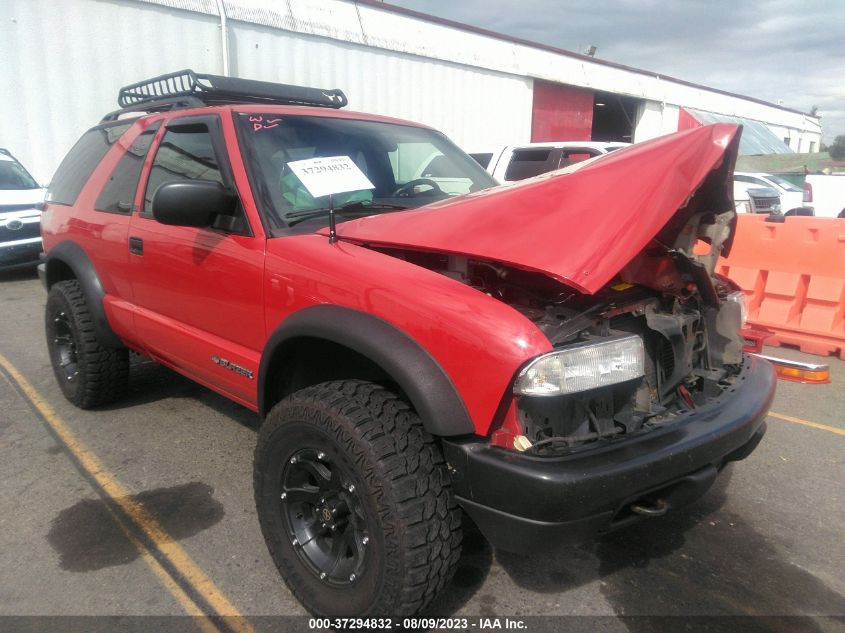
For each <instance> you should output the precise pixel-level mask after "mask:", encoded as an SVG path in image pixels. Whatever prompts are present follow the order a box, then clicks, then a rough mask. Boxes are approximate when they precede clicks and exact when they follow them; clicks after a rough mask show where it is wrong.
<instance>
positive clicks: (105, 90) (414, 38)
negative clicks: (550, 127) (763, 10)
mask: <svg viewBox="0 0 845 633" xmlns="http://www.w3.org/2000/svg"><path fill="white" fill-rule="evenodd" d="M2 3H3V4H2V7H3V11H2V15H0V18H2V19H0V59H2V60H3V63H2V64H0V85H2V86H3V87H4V89H5V90H4V98H3V99H0V121H2V125H1V126H0V146H5V147H8V148H9V149H10V150H11V151H12V152H14V153H15V154H17V155H18V156H19V157H20V158H21V159H22V160H23V161H24V163H25V165H27V167H29V168H30V169H31V170H32V171H33V173H34V175H35V176H36V177H37V178H38V179H39V180H41V181H42V182H43V181H46V180H49V178H50V176H51V175H52V172H53V170H54V169H55V167H56V166H57V164H58V162H59V160H60V159H61V157H62V156H63V155H64V154H65V153H66V152H67V150H68V148H69V147H70V146H71V144H72V143H73V142H74V141H75V140H76V139H77V138H78V137H79V135H80V134H81V133H82V132H83V131H84V130H85V129H86V128H87V127H89V126H90V125H92V124H94V123H96V121H97V120H98V119H99V117H100V116H102V114H103V113H105V112H107V111H109V110H111V109H113V108H114V107H115V96H116V93H117V89H118V88H119V87H120V86H121V85H123V84H126V83H130V82H134V81H137V80H139V79H143V78H145V77H150V76H153V75H158V74H161V73H165V72H169V71H173V70H178V69H181V68H186V67H188V68H194V69H195V70H197V71H201V72H210V73H222V71H223V66H224V65H223V50H224V47H223V40H222V37H221V36H222V31H221V25H220V21H221V18H220V16H219V14H218V10H219V9H218V7H219V6H220V5H221V4H222V5H223V6H224V7H225V15H226V16H227V18H228V28H227V35H228V37H227V40H226V41H227V43H228V48H229V62H230V67H231V71H232V73H233V74H237V75H239V76H242V77H250V78H255V79H266V80H278V81H285V82H289V83H302V84H305V85H315V86H329V87H340V88H343V89H344V90H345V91H347V93H348V94H349V97H350V108H351V109H358V110H363V111H369V112H376V113H380V114H387V115H392V116H397V117H400V118H408V119H413V120H417V121H421V122H423V123H428V124H430V125H432V126H434V127H437V128H439V129H442V130H443V131H444V132H446V133H447V134H449V135H450V136H451V137H452V138H453V139H455V140H456V141H457V142H458V143H459V144H461V145H463V146H464V147H465V148H466V149H469V150H473V149H482V148H484V147H489V146H490V145H496V144H506V143H508V144H509V143H520V142H526V141H528V140H529V139H530V137H531V118H532V97H533V89H532V86H533V80H534V79H540V80H545V81H547V82H554V83H557V84H568V85H569V86H574V87H576V88H580V89H586V90H589V91H594V90H605V91H610V92H613V93H616V94H620V95H627V96H631V97H635V98H637V99H641V100H643V101H644V103H645V105H644V106H642V107H641V108H640V112H639V114H640V119H639V120H638V121H637V126H636V132H635V139H636V140H644V139H646V138H652V137H654V136H658V135H660V134H665V133H668V132H670V131H672V130H673V129H674V127H675V125H676V124H677V116H678V114H677V112H678V107H679V106H684V107H695V108H698V109H700V110H704V111H708V112H711V113H721V114H725V115H729V116H735V117H744V118H749V119H752V120H756V121H764V122H766V123H767V124H769V125H770V126H781V127H779V128H778V129H779V130H780V129H781V128H782V130H783V133H782V136H784V137H787V136H788V137H789V138H790V139H791V140H790V142H791V143H794V144H795V145H796V146H798V144H800V143H802V141H803V146H804V147H807V146H808V145H809V142H810V141H816V142H818V140H819V139H820V134H819V122H818V119H817V118H813V117H808V116H806V115H802V114H801V113H796V112H791V111H788V110H784V109H781V108H777V107H775V106H772V105H769V104H765V103H760V102H756V101H753V100H751V99H745V98H742V97H739V96H735V95H728V94H724V93H719V92H718V91H713V90H709V89H707V88H704V87H701V86H694V85H690V84H685V83H683V82H678V81H674V80H671V79H666V78H664V77H660V76H657V75H654V74H653V73H649V72H646V71H640V70H636V69H630V68H624V67H619V66H614V65H611V64H606V63H601V62H600V61H599V60H591V59H588V58H585V57H582V56H577V55H572V54H568V53H562V52H559V51H554V50H549V49H546V48H543V47H540V46H532V45H531V44H530V43H526V42H517V41H512V40H508V39H507V38H502V37H496V36H491V35H489V34H484V33H479V32H473V31H471V30H466V29H461V28H456V27H454V26H451V25H448V24H443V23H441V22H438V21H436V20H429V19H426V18H424V17H416V16H410V15H405V14H402V13H401V12H397V11H391V10H386V9H384V8H383V7H381V6H380V5H379V4H377V3H372V2H369V3H359V2H353V1H347V0H285V1H284V2H282V1H281V0H2Z"/></svg>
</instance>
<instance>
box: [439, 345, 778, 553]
mask: <svg viewBox="0 0 845 633" xmlns="http://www.w3.org/2000/svg"><path fill="white" fill-rule="evenodd" d="M775 382H776V381H775V375H774V372H773V370H772V367H771V365H769V363H767V362H766V361H764V360H763V359H760V358H756V357H753V356H747V357H746V358H745V361H744V364H743V368H742V371H741V373H740V375H739V377H738V379H737V381H736V382H735V383H734V385H733V386H732V387H731V388H729V389H728V390H726V391H725V392H724V393H723V394H722V395H721V396H720V397H719V398H717V399H715V400H714V401H713V402H711V403H709V404H707V405H706V406H703V407H700V408H698V409H696V410H694V411H691V412H689V413H687V414H684V415H683V416H680V417H679V418H678V419H676V420H675V421H673V422H670V423H668V424H667V425H666V426H665V427H662V428H658V429H654V430H651V431H649V432H646V433H643V434H641V435H637V436H633V437H630V438H627V439H623V440H617V441H615V442H610V443H608V444H606V445H604V446H601V447H596V448H593V449H585V450H581V451H579V452H574V453H572V454H569V455H564V456H560V457H537V456H533V455H525V454H523V453H516V452H512V451H508V450H505V449H502V448H498V447H495V446H491V445H490V444H489V443H487V442H486V441H484V440H479V439H470V440H444V441H443V449H444V452H445V456H446V460H447V462H448V463H449V466H450V467H451V469H452V472H453V474H452V481H453V486H454V490H455V494H456V496H457V498H458V502H459V503H460V504H461V506H462V507H463V509H464V511H466V512H467V514H469V516H470V517H471V518H472V519H473V520H474V521H475V523H476V524H477V525H478V526H479V528H480V529H481V531H482V532H483V533H484V535H485V536H486V537H487V539H488V540H489V541H490V542H491V544H492V545H493V546H494V547H497V548H500V549H503V550H506V551H514V552H525V553H529V552H532V551H540V550H543V551H547V550H548V549H550V548H552V547H554V546H556V545H562V544H568V543H574V542H578V541H582V540H586V539H589V538H591V537H592V536H594V535H595V534H597V533H601V532H606V531H610V530H613V529H616V528H618V527H622V526H624V525H627V524H629V523H632V522H634V521H636V520H639V519H641V518H642V515H641V514H638V513H637V512H636V511H633V510H632V506H634V505H636V506H638V507H639V508H640V509H642V508H645V509H649V508H652V509H655V514H662V512H663V511H665V510H666V509H670V508H677V507H680V506H683V505H686V504H687V503H690V502H691V501H693V500H695V499H697V498H698V497H699V496H701V495H702V494H704V492H706V491H707V489H708V488H709V487H710V485H711V484H712V483H713V481H714V480H715V478H716V475H717V474H718V472H719V471H720V470H721V469H722V467H723V466H724V465H725V464H726V463H728V462H730V461H737V460H740V459H744V458H745V457H747V456H748V455H749V454H750V453H751V452H752V451H753V450H754V449H755V448H756V446H757V444H758V443H759V442H760V440H761V439H762V437H763V433H764V432H765V430H766V424H765V417H766V412H767V411H768V408H769V405H770V404H771V401H772V398H773V397H774V390H775Z"/></svg>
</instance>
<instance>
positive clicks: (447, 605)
mask: <svg viewBox="0 0 845 633" xmlns="http://www.w3.org/2000/svg"><path fill="white" fill-rule="evenodd" d="M740 467H741V466H740ZM731 468H732V467H731V466H729V467H728V468H727V469H726V470H725V471H723V473H722V475H721V476H720V478H719V479H717V482H716V484H714V486H713V488H712V489H711V490H710V491H709V492H708V493H707V494H706V495H705V496H704V497H703V498H702V499H700V500H699V501H698V502H697V503H695V504H693V505H691V506H689V507H688V508H685V509H680V510H678V511H677V512H675V513H674V514H671V515H669V516H667V517H664V518H662V519H654V520H651V521H644V522H641V523H638V524H636V525H633V526H631V527H629V528H627V529H623V530H620V531H618V532H615V533H611V534H608V535H605V536H602V537H600V538H598V539H596V540H595V541H592V542H589V543H585V544H583V545H580V546H576V547H570V548H566V549H563V550H559V551H557V552H550V553H549V554H547V555H544V556H542V557H538V556H534V557H523V556H519V555H515V554H510V553H507V552H498V551H497V552H495V555H494V553H493V552H492V551H491V550H490V546H489V545H488V544H487V543H486V541H484V539H483V537H482V536H481V535H480V534H477V538H479V539H481V541H482V542H481V543H473V544H472V546H471V548H470V550H469V551H468V552H466V553H465V555H464V556H463V557H462V559H461V563H460V566H459V568H458V573H457V574H456V576H455V580H454V581H453V582H452V585H451V586H450V587H448V588H447V591H446V592H445V593H444V594H443V595H442V596H441V597H440V598H439V599H438V600H437V601H436V602H435V603H433V604H432V606H431V607H430V608H429V611H430V612H431V613H432V614H436V615H448V614H452V613H455V612H456V611H457V610H459V609H460V608H461V607H462V606H463V605H465V604H466V603H467V602H468V601H469V600H471V599H472V598H473V596H474V595H475V593H476V592H477V591H478V590H479V588H480V587H481V586H482V584H483V582H484V580H485V578H486V577H487V576H488V574H489V571H490V567H491V565H492V562H493V559H494V556H495V560H496V562H497V563H498V564H499V565H500V566H501V567H502V569H503V570H504V571H505V572H506V573H507V574H508V576H509V577H510V579H511V580H512V581H513V582H514V583H515V584H516V585H517V586H518V587H520V588H523V589H526V590H528V591H530V592H539V593H548V594H564V593H566V592H567V591H571V590H573V589H576V588H578V587H581V586H583V585H586V584H588V583H592V582H595V581H598V582H599V583H600V591H601V593H602V594H603V596H604V597H605V599H606V600H607V602H608V603H609V605H610V606H611V608H612V609H613V612H614V613H615V614H617V615H619V616H626V617H623V618H622V619H620V620H619V621H618V622H619V623H622V624H624V626H625V627H626V628H627V629H628V630H629V631H632V632H634V633H654V632H656V633H662V632H666V633H669V632H670V631H671V632H673V633H674V632H675V631H679V630H695V631H708V630H719V631H737V632H739V631H743V632H746V631H748V632H756V631H792V630H795V631H808V632H809V631H829V630H839V627H840V626H841V625H843V624H845V621H843V619H841V618H837V617H834V618H827V619H814V618H811V617H800V616H825V615H829V616H842V615H843V614H845V597H843V596H842V595H840V594H839V593H837V592H836V591H833V590H832V589H830V588H829V587H828V586H827V585H825V584H824V582H822V581H821V580H819V579H818V578H816V577H815V576H813V575H812V574H810V573H808V572H807V571H805V570H803V569H801V568H799V567H796V566H795V565H792V564H791V563H789V562H788V561H787V560H784V558H783V554H782V553H781V552H779V551H778V550H777V549H776V548H775V547H773V546H772V545H771V544H770V543H769V542H768V541H767V540H766V538H765V537H764V536H762V535H761V534H760V533H759V532H757V531H756V530H755V529H754V527H753V526H752V525H751V524H750V523H749V522H748V520H747V519H746V518H744V517H743V516H741V515H738V514H736V513H735V512H731V511H728V510H725V509H724V508H723V505H724V504H725V501H726V488H727V486H728V483H729V481H730V476H731ZM473 538H474V537H471V538H470V541H471V542H472V540H473ZM550 549H551V548H550ZM512 600H513V598H511V601H512ZM479 602H480V605H479V607H478V608H477V609H473V611H474V612H475V611H477V612H478V613H479V615H499V616H501V615H505V614H503V613H502V608H501V607H500V608H498V609H497V608H496V594H495V592H490V591H487V593H485V595H483V596H480V597H479ZM521 615H542V614H539V613H525V612H524V613H521ZM655 616H657V617H655ZM695 616H701V617H695ZM713 616H719V617H717V618H714V617H713ZM724 616H731V617H727V618H726V617H724ZM749 616H754V617H749ZM760 616H776V617H760ZM777 616H791V617H777ZM795 616H799V617H795ZM690 618H693V619H692V620H691V619H690ZM693 620H694V621H693ZM572 624H573V625H574V624H575V622H573V623H572ZM593 624H596V622H594V623H593ZM831 626H833V627H834V628H833V629H831V628H830V627H831ZM690 627H691V628H690Z"/></svg>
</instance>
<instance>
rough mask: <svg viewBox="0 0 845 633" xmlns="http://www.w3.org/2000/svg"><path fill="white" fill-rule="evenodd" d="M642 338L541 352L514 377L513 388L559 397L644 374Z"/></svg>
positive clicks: (522, 394) (521, 392)
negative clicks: (541, 353) (546, 352)
mask: <svg viewBox="0 0 845 633" xmlns="http://www.w3.org/2000/svg"><path fill="white" fill-rule="evenodd" d="M644 356H645V354H644V351H643V340H642V339H641V338H640V337H639V336H636V335H631V336H619V337H613V338H609V339H603V340H601V341H599V342H585V343H577V344H575V345H571V346H569V347H565V348H560V349H558V350H555V351H554V352H549V353H548V354H543V355H542V356H538V357H537V358H535V359H534V360H533V361H531V362H530V363H529V364H528V365H527V366H526V367H525V368H524V369H523V370H522V371H521V372H520V373H519V376H517V379H516V382H515V383H514V387H513V391H514V393H515V394H518V395H521V396H559V395H563V394H568V393H579V392H581V391H587V390H589V389H597V388H598V387H606V386H608V385H615V384H617V383H620V382H625V381H626V380H633V379H634V378H640V377H641V376H642V375H643V374H644V364H645V363H644V360H643V359H644Z"/></svg>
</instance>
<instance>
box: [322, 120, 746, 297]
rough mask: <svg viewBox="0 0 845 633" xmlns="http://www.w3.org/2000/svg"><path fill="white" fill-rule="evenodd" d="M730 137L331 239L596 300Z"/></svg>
mask: <svg viewBox="0 0 845 633" xmlns="http://www.w3.org/2000/svg"><path fill="white" fill-rule="evenodd" d="M737 131H738V128H737V126H735V125H730V124H717V125H710V126H707V127H703V128H699V129H695V130H690V131H688V132H685V133H679V134H673V135H671V136H666V137H662V138H658V139H655V140H653V141H648V142H646V143H641V144H637V145H632V146H631V147H628V148H625V149H620V150H617V151H615V152H613V153H611V154H606V155H604V156H601V157H600V158H599V159H596V160H594V161H586V162H584V163H579V164H578V167H580V168H578V169H575V170H573V169H572V168H568V169H566V170H561V171H557V172H550V173H548V174H542V175H540V176H536V177H535V178H530V179H528V180H522V181H519V182H517V183H514V184H510V185H504V186H501V187H496V188H493V189H486V190H484V191H480V192H478V193H473V194H468V195H465V196H461V197H460V198H454V199H451V200H447V201H444V202H439V203H434V204H431V205H428V206H426V207H423V208H420V209H417V210H413V211H405V212H403V213H395V214H388V215H381V216H370V217H366V218H361V219H359V220H352V221H350V222H345V223H343V224H342V225H340V226H339V227H338V236H339V237H340V238H341V239H347V240H354V241H356V242H362V243H367V244H377V245H385V246H401V247H405V248H413V249H419V250H431V251H441V252H449V253H455V254H462V255H468V256H471V257H477V258H481V259H487V260H496V261H500V262H504V263H507V264H510V265H512V266H515V267H517V268H523V269H526V270H533V271H538V272H542V273H545V274H547V275H549V276H550V277H552V278H554V279H557V280H558V281H560V282H562V283H565V284H567V285H569V286H571V287H572V288H574V289H576V290H578V291H581V292H586V293H595V292H597V291H598V290H599V289H601V288H602V287H603V286H604V285H605V284H607V282H608V281H610V280H611V279H612V278H613V277H614V276H615V275H616V274H617V273H618V272H619V271H620V270H621V269H622V268H623V267H624V266H625V265H626V264H627V263H628V262H630V261H631V260H632V259H633V258H634V257H635V256H636V255H637V254H638V253H639V252H640V251H641V250H642V249H643V248H644V247H645V246H646V245H647V244H648V243H649V241H651V239H652V238H653V237H654V236H655V235H657V233H658V232H659V231H660V229H661V228H662V227H663V226H664V225H665V224H666V222H667V221H668V220H669V219H670V218H672V216H673V215H674V214H675V213H676V212H677V211H678V209H680V208H681V207H682V206H683V205H684V203H685V201H686V200H687V199H688V198H689V197H690V196H691V195H692V193H693V192H694V191H695V190H696V189H697V188H698V186H699V185H700V184H701V183H702V181H703V180H704V178H705V177H706V176H707V175H708V173H710V171H711V170H712V169H714V168H715V167H717V166H718V165H719V164H721V162H722V160H723V159H724V157H725V151H726V149H727V147H728V145H729V143H730V142H731V140H732V139H733V138H734V136H735V135H736V134H737ZM565 172H569V173H565Z"/></svg>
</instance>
